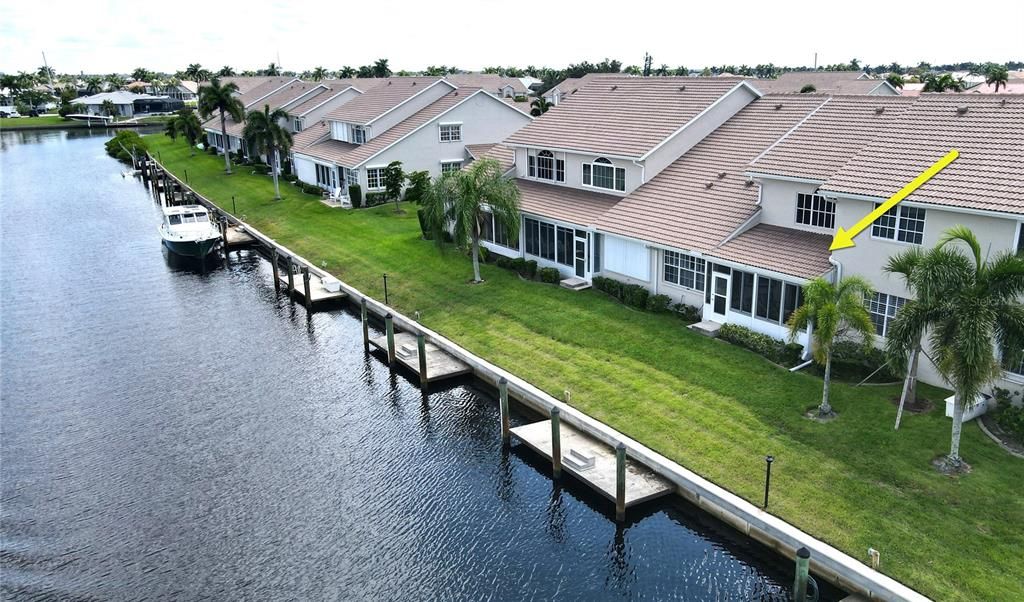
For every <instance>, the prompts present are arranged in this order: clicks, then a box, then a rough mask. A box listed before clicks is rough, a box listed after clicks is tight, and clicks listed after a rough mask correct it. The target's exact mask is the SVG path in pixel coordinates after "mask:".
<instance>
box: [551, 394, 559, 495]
mask: <svg viewBox="0 0 1024 602" xmlns="http://www.w3.org/2000/svg"><path fill="white" fill-rule="evenodd" d="M561 431H562V417H561V412H560V411H559V410H558V408H557V407H555V408H551V476H552V477H554V478H556V479H560V478H562V432H561Z"/></svg>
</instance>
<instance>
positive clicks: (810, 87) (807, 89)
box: [800, 84, 818, 94]
mask: <svg viewBox="0 0 1024 602" xmlns="http://www.w3.org/2000/svg"><path fill="white" fill-rule="evenodd" d="M817 91H818V89H817V88H815V87H814V84H804V87H802V88H800V93H801V94H814V93H815V92H817Z"/></svg>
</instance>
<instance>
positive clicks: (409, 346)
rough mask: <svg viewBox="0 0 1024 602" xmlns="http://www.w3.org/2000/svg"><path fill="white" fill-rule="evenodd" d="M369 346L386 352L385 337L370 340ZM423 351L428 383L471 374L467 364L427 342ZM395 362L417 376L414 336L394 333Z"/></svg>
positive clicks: (417, 351)
mask: <svg viewBox="0 0 1024 602" xmlns="http://www.w3.org/2000/svg"><path fill="white" fill-rule="evenodd" d="M370 344H371V345H373V346H374V347H376V348H378V349H380V350H381V351H383V352H384V353H387V351H388V337H387V335H385V336H382V337H377V338H375V339H370ZM424 349H426V352H427V382H428V383H429V382H434V381H437V380H442V379H445V378H454V377H456V376H462V375H464V374H472V372H473V369H472V368H471V367H470V366H469V364H467V363H465V362H463V361H462V360H459V359H456V358H454V357H452V356H450V355H448V354H447V353H446V352H444V351H443V350H441V349H439V348H438V347H437V346H436V345H434V344H433V343H430V342H429V341H428V342H427V343H426V344H425V345H424ZM395 360H396V361H397V362H398V363H400V364H402V365H403V366H405V367H406V368H408V369H410V370H412V371H413V372H415V373H417V374H419V371H420V358H419V349H418V348H417V347H416V335H414V334H412V333H408V332H396V333H395Z"/></svg>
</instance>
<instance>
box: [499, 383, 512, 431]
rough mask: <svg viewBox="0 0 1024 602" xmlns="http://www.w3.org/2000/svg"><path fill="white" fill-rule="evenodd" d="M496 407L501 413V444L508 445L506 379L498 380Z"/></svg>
mask: <svg viewBox="0 0 1024 602" xmlns="http://www.w3.org/2000/svg"><path fill="white" fill-rule="evenodd" d="M498 406H499V408H500V412H501V442H502V443H504V444H506V445H508V442H509V438H510V431H509V419H508V379H506V378H505V377H504V376H502V377H501V378H500V379H498Z"/></svg>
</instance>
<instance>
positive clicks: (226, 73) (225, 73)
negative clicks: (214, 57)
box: [217, 65, 235, 77]
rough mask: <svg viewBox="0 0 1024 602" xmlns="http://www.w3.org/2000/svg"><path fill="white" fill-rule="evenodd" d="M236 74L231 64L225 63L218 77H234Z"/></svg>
mask: <svg viewBox="0 0 1024 602" xmlns="http://www.w3.org/2000/svg"><path fill="white" fill-rule="evenodd" d="M234 74H235V70H234V69H233V68H232V67H230V66H229V65H224V66H223V67H221V68H220V71H218V72H217V77H232V76H233V75H234Z"/></svg>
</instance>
